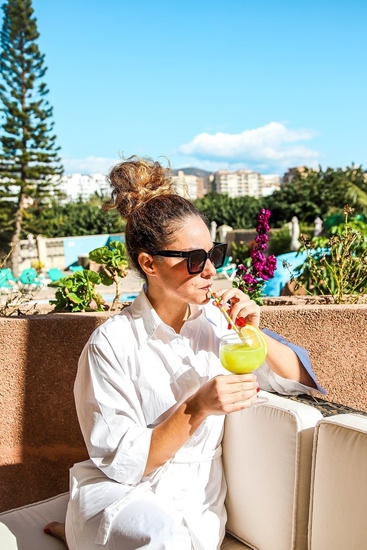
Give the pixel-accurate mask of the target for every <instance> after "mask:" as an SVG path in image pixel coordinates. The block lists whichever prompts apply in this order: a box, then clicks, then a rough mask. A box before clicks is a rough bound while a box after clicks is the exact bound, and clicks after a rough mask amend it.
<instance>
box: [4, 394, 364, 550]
mask: <svg viewBox="0 0 367 550" xmlns="http://www.w3.org/2000/svg"><path fill="white" fill-rule="evenodd" d="M262 393H265V392H262ZM266 395H267V397H268V398H269V402H268V403H267V404H266V405H262V406H260V407H254V408H252V409H247V410H244V411H241V412H239V413H235V414H232V415H229V416H228V417H227V419H226V423H225V435H224V441H223V461H224V467H225V472H226V478H227V483H228V496H227V510H228V523H227V527H228V536H227V537H226V539H225V541H224V542H223V545H222V549H225V550H241V549H242V550H243V549H246V548H247V549H248V548H252V549H257V550H306V549H308V550H363V549H366V548H367V522H366V510H367V416H365V415H364V414H363V413H362V414H355V413H354V412H352V413H346V414H339V412H338V411H336V412H337V414H333V415H332V416H325V415H324V412H323V410H322V408H321V407H315V406H312V398H309V401H310V403H308V402H305V401H306V400H303V401H302V400H301V401H300V400H297V399H289V398H285V397H281V396H278V395H274V394H268V393H267V394H266ZM333 412H334V413H335V410H334V411H333ZM41 475H42V472H40V476H41ZM14 490H16V488H14ZM67 501H68V494H67V493H63V494H61V495H57V496H55V497H52V498H50V499H48V500H46V501H42V502H38V503H35V504H31V505H28V506H24V507H21V508H17V509H15V510H11V511H7V512H3V513H2V514H0V549H1V550H62V548H64V546H63V544H62V543H61V542H59V541H58V540H56V539H53V538H52V537H50V536H47V535H45V534H44V533H43V527H44V525H45V524H46V523H47V522H49V521H52V520H56V521H63V520H64V517H65V510H66V506H67ZM101 548H102V547H101ZM172 550H174V549H172ZM204 550H212V549H204Z"/></svg>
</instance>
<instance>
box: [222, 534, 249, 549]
mask: <svg viewBox="0 0 367 550" xmlns="http://www.w3.org/2000/svg"><path fill="white" fill-rule="evenodd" d="M220 548H221V550H251V548H250V547H249V546H246V544H243V543H242V542H240V541H239V540H237V539H234V538H233V537H231V536H230V535H227V536H226V537H225V538H224V541H223V542H222V546H221V547H220Z"/></svg>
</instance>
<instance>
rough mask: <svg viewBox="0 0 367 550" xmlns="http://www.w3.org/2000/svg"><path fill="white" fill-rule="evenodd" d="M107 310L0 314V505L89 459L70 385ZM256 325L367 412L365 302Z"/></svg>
mask: <svg viewBox="0 0 367 550" xmlns="http://www.w3.org/2000/svg"><path fill="white" fill-rule="evenodd" d="M108 316H109V314H107V313H100V314H92V313H88V314H83V313H81V314H78V313H72V314H68V313H65V314H64V313H62V314H48V315H33V316H26V317H18V318H0V511H2V510H8V509H10V508H13V507H16V506H20V505H23V504H27V503H30V502H34V501H37V500H40V499H43V498H47V497H50V496H52V495H55V494H57V493H59V492H62V491H66V490H67V489H68V469H69V468H70V466H72V465H73V464H74V462H77V461H80V460H84V459H85V458H87V454H86V450H85V446H84V443H83V440H82V436H81V433H80V430H79V427H78V422H77V419H76V413H75V408H74V400H73V383H74V378H75V374H76V369H77V361H78V357H79V355H80V352H81V350H82V348H83V346H84V344H85V343H86V341H87V339H88V337H89V335H90V334H91V333H92V331H93V330H94V328H96V327H97V326H98V325H99V324H101V323H102V322H103V321H105V320H106V318H107V317H108ZM262 324H263V326H266V327H268V328H269V329H271V330H274V331H276V332H278V333H280V334H282V335H283V336H285V337H286V338H288V339H290V340H291V341H293V342H295V343H297V344H299V345H301V346H304V347H306V348H307V349H308V350H309V352H310V355H311V358H312V361H313V365H314V369H315V372H316V374H317V376H318V379H319V381H320V383H321V385H323V386H324V387H325V388H326V389H327V390H328V396H327V399H329V400H332V401H336V402H338V403H342V404H345V405H348V406H350V407H354V408H357V409H360V410H364V411H367V336H366V334H367V305H364V306H340V307H339V306H331V305H328V306H321V307H320V306H304V307H300V308H299V307H296V306H281V307H275V306H274V307H273V306H264V307H263V311H262Z"/></svg>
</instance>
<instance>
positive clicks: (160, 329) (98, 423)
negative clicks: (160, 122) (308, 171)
mask: <svg viewBox="0 0 367 550" xmlns="http://www.w3.org/2000/svg"><path fill="white" fill-rule="evenodd" d="M109 180H110V183H111V186H112V199H111V201H110V202H109V203H108V204H107V205H106V208H107V209H109V208H117V209H118V211H119V212H120V214H121V216H122V217H124V218H125V219H126V221H127V225H126V248H127V252H128V255H129V257H130V261H131V264H132V266H133V267H134V268H135V269H137V270H138V272H139V273H140V275H141V276H142V277H143V278H144V279H145V281H146V284H145V285H144V288H143V290H142V291H141V293H140V295H139V296H138V297H137V298H136V299H135V301H134V302H133V303H132V304H131V305H130V306H129V307H127V308H125V309H124V310H123V311H122V312H121V313H120V314H118V315H115V316H114V317H112V318H111V319H109V320H108V321H107V322H106V323H104V324H103V325H102V326H100V327H99V328H97V330H96V331H95V332H94V333H93V334H92V336H91V338H90V340H89V342H88V343H87V344H86V346H85V348H84V351H83V353H82V355H81V357H80V361H79V367H78V373H77V377H76V381H75V390H74V393H75V402H76V408H77V413H78V419H79V423H80V427H81V430H82V433H83V436H84V439H85V443H86V445H87V448H88V452H89V456H90V460H88V461H86V462H82V463H79V464H76V465H74V467H73V468H72V469H71V472H70V501H69V505H68V511H67V518H66V539H67V543H68V546H69V549H70V550H76V549H77V550H84V549H85V550H87V549H88V550H93V549H97V548H100V547H101V545H102V546H104V548H106V549H108V550H115V549H123V550H133V549H137V548H150V549H171V550H191V549H195V550H196V549H205V550H215V549H217V548H220V544H221V541H222V539H223V537H224V531H225V523H226V513H225V508H224V499H225V492H226V485H225V480H224V477H223V472H222V461H221V439H222V433H223V423H224V418H225V415H226V414H231V413H232V412H235V411H239V410H241V409H244V408H246V407H250V406H251V404H252V403H253V402H254V401H255V400H256V395H257V392H258V390H259V381H260V382H261V386H262V387H264V388H265V389H270V390H275V391H278V392H281V393H312V392H313V391H317V390H318V389H319V390H320V388H319V387H318V386H317V383H316V382H315V378H314V375H313V373H312V370H311V367H310V365H309V361H308V359H307V354H306V353H305V351H304V350H300V349H298V348H297V347H296V346H293V345H291V344H288V343H287V342H285V341H284V340H282V339H279V338H278V339H277V336H276V335H272V333H270V332H269V331H265V337H266V339H267V342H268V355H267V359H266V363H265V364H264V365H263V366H262V367H260V369H259V370H258V371H257V377H256V376H255V375H253V374H246V375H232V374H228V373H226V371H224V369H223V368H222V366H221V364H220V361H219V359H218V344H219V338H220V336H221V335H222V334H224V333H226V332H228V330H229V329H228V327H227V322H226V320H225V319H224V317H223V315H222V313H221V312H220V310H219V309H218V307H215V304H214V303H213V302H212V301H210V299H209V297H210V293H209V291H210V288H211V285H212V283H213V277H214V275H215V272H216V268H218V267H220V266H221V265H222V263H223V261H224V258H225V253H226V246H225V245H223V244H218V243H213V242H212V241H211V238H210V233H209V230H208V226H207V224H206V221H205V219H204V218H203V215H202V214H201V213H200V212H199V211H198V210H197V209H196V208H195V207H194V206H193V204H192V203H190V202H189V201H188V200H186V199H184V198H182V197H180V196H178V195H177V194H175V193H174V191H173V188H172V181H171V177H170V172H169V170H168V169H165V168H163V167H162V166H161V165H160V164H159V163H157V162H153V161H151V160H149V159H141V158H138V157H131V158H130V159H127V160H126V161H124V162H122V163H120V164H118V165H117V166H115V167H114V168H113V169H112V171H111V173H110V176H109ZM217 296H218V297H219V298H220V300H221V302H220V303H221V305H222V306H224V307H225V308H226V309H227V310H228V314H229V315H230V317H231V319H232V321H233V323H235V321H236V319H237V318H239V317H244V318H245V319H246V321H247V322H249V323H252V324H254V325H256V326H259V321H260V309H259V307H258V306H257V305H256V304H255V303H254V302H253V301H252V300H250V299H249V297H248V296H246V295H245V294H243V293H242V292H241V291H239V290H238V289H234V288H231V289H228V290H225V291H223V292H218V293H217ZM274 336H275V338H274ZM280 340H281V341H280ZM297 353H299V354H300V356H302V353H303V354H304V356H305V357H306V359H304V364H302V361H301V360H300V358H299V356H298V355H297ZM62 528H63V527H62V526H60V525H55V524H51V525H49V526H48V527H47V528H46V530H47V532H49V533H50V534H53V535H54V536H60V537H63V536H64V535H63V532H62Z"/></svg>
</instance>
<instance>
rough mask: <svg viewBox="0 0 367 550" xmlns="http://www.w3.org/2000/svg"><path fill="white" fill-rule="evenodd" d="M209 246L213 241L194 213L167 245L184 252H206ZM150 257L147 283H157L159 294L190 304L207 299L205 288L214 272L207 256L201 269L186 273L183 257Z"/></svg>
mask: <svg viewBox="0 0 367 550" xmlns="http://www.w3.org/2000/svg"><path fill="white" fill-rule="evenodd" d="M212 247H213V242H212V240H211V237H210V233H209V230H208V228H207V226H206V225H205V223H204V222H203V220H202V219H201V218H199V217H198V216H191V217H189V218H187V220H186V221H185V222H184V224H183V226H182V227H181V229H179V230H178V231H177V233H176V237H175V240H174V241H173V242H172V243H170V244H169V246H167V249H169V250H180V251H182V252H188V251H190V250H195V249H198V248H201V249H204V250H205V251H206V252H208V251H209V250H210V249H211V248H212ZM153 259H154V263H155V270H156V273H155V277H154V279H155V280H154V281H150V280H149V277H148V285H150V283H151V282H152V283H153V284H154V285H159V287H160V290H161V292H162V296H164V297H165V298H167V297H169V298H170V299H171V300H173V299H174V300H175V301H176V300H177V301H182V302H186V303H188V302H189V303H192V304H203V303H205V302H207V301H208V290H209V288H210V286H211V285H212V282H213V277H214V275H215V273H216V270H215V268H214V266H213V264H212V263H211V261H210V260H207V261H206V263H205V266H204V269H203V271H202V272H201V273H197V274H195V275H190V274H189V272H188V270H187V260H186V259H182V258H165V257H161V256H154V258H153Z"/></svg>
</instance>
